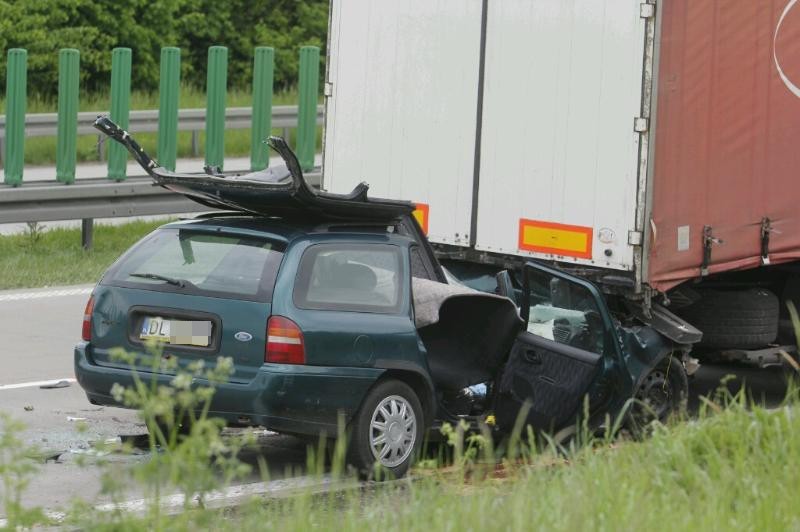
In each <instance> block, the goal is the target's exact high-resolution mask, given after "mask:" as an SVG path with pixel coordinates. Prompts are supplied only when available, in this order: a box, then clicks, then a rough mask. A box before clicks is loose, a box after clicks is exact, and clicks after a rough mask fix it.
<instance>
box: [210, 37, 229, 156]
mask: <svg viewBox="0 0 800 532" xmlns="http://www.w3.org/2000/svg"><path fill="white" fill-rule="evenodd" d="M227 87H228V49H227V48H225V47H224V46H212V47H210V48H209V49H208V76H207V78H206V166H216V167H219V168H220V169H222V167H223V164H224V163H225V91H226V90H227Z"/></svg>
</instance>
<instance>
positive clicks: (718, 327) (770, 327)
mask: <svg viewBox="0 0 800 532" xmlns="http://www.w3.org/2000/svg"><path fill="white" fill-rule="evenodd" d="M700 293H701V297H700V299H699V300H698V301H697V302H696V303H694V304H692V305H690V306H688V307H686V308H684V309H681V310H680V315H681V317H682V318H684V319H685V320H686V321H688V322H689V323H691V324H692V325H694V326H695V327H697V328H698V329H700V330H701V331H702V332H703V339H702V340H701V341H700V344H699V345H700V346H701V347H710V348H715V349H728V348H739V349H754V348H758V347H764V346H765V345H767V344H770V343H772V342H774V341H775V338H777V336H778V313H779V306H778V298H777V296H775V294H773V293H772V292H770V291H769V290H765V289H763V288H751V289H749V290H738V291H725V290H703V291H700Z"/></svg>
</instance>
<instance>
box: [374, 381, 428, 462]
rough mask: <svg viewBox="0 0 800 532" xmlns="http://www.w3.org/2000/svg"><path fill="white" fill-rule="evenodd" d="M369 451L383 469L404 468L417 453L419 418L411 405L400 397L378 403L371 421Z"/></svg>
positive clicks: (392, 396)
mask: <svg viewBox="0 0 800 532" xmlns="http://www.w3.org/2000/svg"><path fill="white" fill-rule="evenodd" d="M369 432H370V434H369V441H370V450H371V451H372V455H373V456H374V457H375V459H376V460H377V461H378V462H380V464H381V465H382V466H384V467H396V466H398V465H400V464H402V463H403V462H404V461H405V460H407V459H408V457H409V455H411V451H413V450H414V444H415V443H416V440H417V418H416V416H415V415H414V409H413V408H412V406H411V404H410V403H409V402H408V401H407V400H406V399H405V398H403V397H401V396H399V395H390V396H389V397H386V398H385V399H384V400H382V401H381V402H380V403H378V406H377V407H376V408H375V411H374V412H373V413H372V419H371V421H370V431H369Z"/></svg>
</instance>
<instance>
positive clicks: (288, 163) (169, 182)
mask: <svg viewBox="0 0 800 532" xmlns="http://www.w3.org/2000/svg"><path fill="white" fill-rule="evenodd" d="M94 127H95V128H96V129H97V130H99V131H101V132H102V133H104V134H106V135H107V136H108V137H110V138H112V139H114V140H115V141H117V142H119V143H120V144H122V145H123V146H125V148H126V149H127V150H128V151H129V152H130V153H131V155H133V158H134V159H136V161H137V162H138V163H139V164H140V165H141V166H142V168H144V170H145V171H146V172H147V173H148V174H149V175H150V176H151V177H152V178H153V180H154V181H155V183H156V184H157V185H161V186H162V187H164V188H167V189H169V190H172V191H174V192H177V193H179V194H183V195H184V196H186V197H187V198H189V199H192V200H194V201H196V202H197V203H200V204H201V205H205V206H207V207H212V208H215V209H226V210H231V209H232V210H235V211H240V212H245V213H250V214H256V215H262V216H280V217H286V218H297V217H302V218H311V219H320V220H358V221H376V222H377V221H391V220H395V219H397V218H399V217H400V216H403V215H407V214H410V213H411V212H413V210H414V204H413V203H411V202H408V201H397V200H388V199H379V198H368V197H367V191H368V190H369V185H368V184H367V183H363V182H362V183H360V184H359V185H358V186H357V187H356V188H355V189H353V191H352V192H351V193H349V194H332V193H329V192H322V191H318V190H316V189H314V188H313V187H311V186H310V185H309V184H308V183H307V182H306V180H305V178H304V176H303V172H302V169H301V168H300V164H299V163H298V161H297V157H295V154H294V153H293V152H292V150H291V148H289V146H288V144H286V141H285V140H284V139H283V138H281V137H270V138H269V139H268V141H267V143H268V144H269V146H270V147H271V148H272V149H274V150H275V151H276V152H278V154H279V155H280V156H281V158H282V159H283V161H284V163H285V166H279V167H276V168H267V169H266V170H261V171H258V172H252V173H248V174H242V175H233V176H225V175H223V174H221V173H219V172H217V171H215V170H214V169H211V168H206V169H205V171H206V173H205V174H183V173H176V172H172V171H170V170H167V169H166V168H163V167H161V166H159V165H158V163H157V162H156V161H155V160H154V159H152V158H150V156H149V155H147V153H146V152H145V151H144V150H143V149H142V148H141V147H140V146H139V144H138V143H137V142H136V141H135V140H134V139H133V137H131V136H130V134H128V132H127V131H125V130H123V129H122V128H120V127H119V126H118V125H117V124H115V123H114V122H112V121H111V120H110V119H109V118H107V117H103V116H101V117H98V118H97V120H95V123H94Z"/></svg>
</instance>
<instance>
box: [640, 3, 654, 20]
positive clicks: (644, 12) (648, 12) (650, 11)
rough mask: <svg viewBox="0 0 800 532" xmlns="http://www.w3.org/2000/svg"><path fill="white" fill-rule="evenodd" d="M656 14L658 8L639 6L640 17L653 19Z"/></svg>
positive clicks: (648, 5) (647, 5)
mask: <svg viewBox="0 0 800 532" xmlns="http://www.w3.org/2000/svg"><path fill="white" fill-rule="evenodd" d="M655 14H656V6H655V5H653V4H639V17H641V18H653V17H654V16H655Z"/></svg>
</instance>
